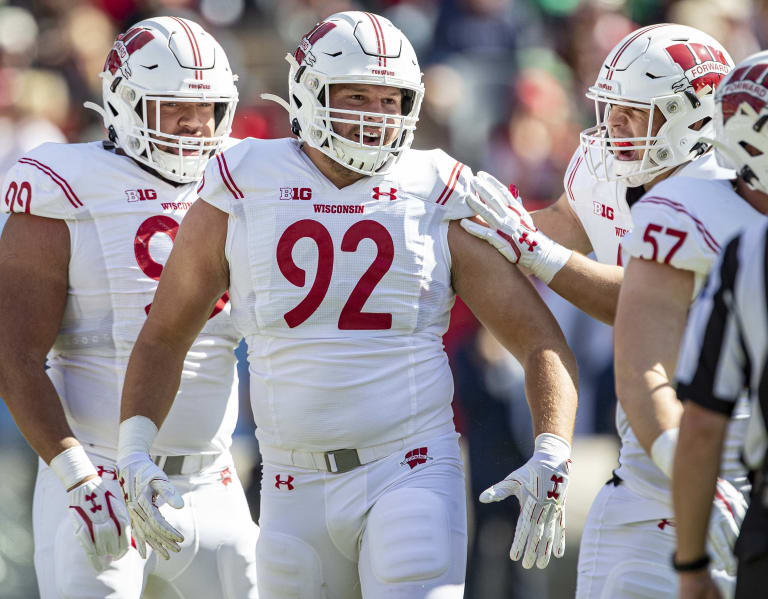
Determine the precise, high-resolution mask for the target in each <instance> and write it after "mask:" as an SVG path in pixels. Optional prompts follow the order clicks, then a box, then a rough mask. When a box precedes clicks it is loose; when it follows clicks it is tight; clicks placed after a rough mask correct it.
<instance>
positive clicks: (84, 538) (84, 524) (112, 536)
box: [67, 476, 131, 572]
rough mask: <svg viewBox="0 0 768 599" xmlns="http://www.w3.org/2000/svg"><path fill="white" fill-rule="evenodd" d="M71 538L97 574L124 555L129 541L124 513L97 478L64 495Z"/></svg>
mask: <svg viewBox="0 0 768 599" xmlns="http://www.w3.org/2000/svg"><path fill="white" fill-rule="evenodd" d="M67 501H68V504H69V509H70V514H72V518H73V519H74V521H75V536H76V537H77V539H78V540H79V541H80V545H82V547H83V549H84V550H85V553H86V555H87V556H88V560H89V561H90V562H91V565H92V566H93V568H94V569H95V570H96V571H97V572H101V571H102V570H103V569H104V568H106V567H107V565H108V564H109V562H111V561H112V560H115V559H120V558H121V557H123V556H124V555H125V554H126V553H127V552H128V546H129V539H130V538H131V531H130V527H129V525H130V518H129V517H128V510H127V509H126V508H125V504H124V503H123V500H122V499H121V498H120V497H116V496H115V495H114V494H113V493H112V491H110V489H109V488H108V487H107V485H106V484H104V481H103V480H102V479H101V477H99V476H97V477H96V478H92V479H90V480H87V481H85V482H84V483H83V484H81V485H80V486H78V487H75V488H74V489H72V490H71V491H69V492H68V493H67Z"/></svg>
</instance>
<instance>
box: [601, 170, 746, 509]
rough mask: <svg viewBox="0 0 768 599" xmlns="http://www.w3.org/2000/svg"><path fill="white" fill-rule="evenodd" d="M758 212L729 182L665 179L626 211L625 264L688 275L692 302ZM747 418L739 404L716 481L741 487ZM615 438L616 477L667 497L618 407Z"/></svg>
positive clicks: (664, 485) (661, 479)
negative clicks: (646, 263) (640, 262)
mask: <svg viewBox="0 0 768 599" xmlns="http://www.w3.org/2000/svg"><path fill="white" fill-rule="evenodd" d="M759 218H761V215H760V213H759V212H758V211H757V210H755V209H754V208H753V207H752V206H751V205H750V204H749V203H748V202H747V201H745V200H744V199H743V198H742V197H741V196H739V195H738V194H737V193H736V192H735V191H734V190H733V187H732V185H731V181H730V179H710V180H706V179H696V178H692V177H682V176H681V177H670V178H669V179H666V180H664V181H662V182H661V183H659V184H658V185H655V186H654V187H653V189H651V191H649V192H648V193H646V194H645V195H644V196H643V197H642V198H641V199H640V200H638V201H637V202H636V203H635V204H634V205H633V206H632V219H633V221H634V228H633V229H632V232H630V233H628V234H627V235H626V236H625V237H624V240H623V241H622V244H621V245H622V253H623V255H624V258H625V260H629V259H630V258H643V259H645V260H652V261H656V262H659V263H661V264H669V265H670V266H673V267H674V268H679V269H681V270H688V271H691V272H693V273H694V277H695V283H694V293H693V297H692V298H691V302H693V299H695V297H696V295H697V294H698V292H699V290H700V289H701V286H702V284H703V282H704V280H705V279H706V276H707V273H708V272H709V269H710V267H711V266H712V263H713V262H714V260H715V258H717V255H718V253H719V252H720V249H721V247H723V246H724V245H725V242H727V241H728V240H729V239H730V238H732V237H734V236H735V235H736V234H738V233H739V232H740V231H741V230H742V229H743V228H745V227H746V226H747V225H749V224H750V223H752V222H754V221H755V220H756V219H759ZM748 418H749V405H748V403H747V402H746V401H740V402H739V403H738V405H737V407H736V409H735V410H734V413H733V419H732V420H731V423H730V424H729V429H728V434H727V436H726V440H725V448H724V451H723V459H722V464H721V472H720V474H721V476H722V477H723V478H725V479H727V480H729V481H730V482H732V483H734V484H735V485H736V486H737V487H739V488H743V487H744V486H745V484H746V481H745V477H746V471H745V469H744V466H743V465H742V464H741V462H740V459H739V454H740V450H741V447H742V445H743V442H744V437H745V434H746V428H747V423H748ZM616 426H617V427H618V430H619V435H620V436H621V441H622V444H621V453H620V455H619V463H620V465H619V468H618V470H617V474H618V475H619V476H620V477H621V478H622V479H624V480H625V481H626V483H627V485H628V486H629V487H630V488H634V489H636V490H637V492H639V493H642V494H644V495H649V494H650V495H651V496H658V494H659V493H663V496H664V497H666V500H667V501H671V499H670V497H669V481H668V480H667V477H666V476H665V475H664V473H663V472H661V470H659V468H658V467H657V466H656V465H655V464H654V463H653V461H652V460H651V459H650V458H649V457H648V455H647V454H646V453H645V451H644V450H643V448H642V446H641V445H640V443H639V441H638V440H637V437H636V436H635V434H634V432H633V431H632V429H631V427H630V426H629V423H628V421H627V417H626V414H625V413H624V410H622V409H621V405H619V407H618V408H617V411H616Z"/></svg>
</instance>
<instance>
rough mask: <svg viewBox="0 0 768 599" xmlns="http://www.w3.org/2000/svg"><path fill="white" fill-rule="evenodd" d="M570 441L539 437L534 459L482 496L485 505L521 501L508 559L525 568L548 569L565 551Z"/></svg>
mask: <svg viewBox="0 0 768 599" xmlns="http://www.w3.org/2000/svg"><path fill="white" fill-rule="evenodd" d="M570 454H571V447H570V445H569V444H568V442H567V441H566V440H565V439H563V438H561V437H558V436H557V435H553V434H550V433H543V434H541V435H539V436H538V437H536V447H535V451H534V454H533V456H532V457H531V459H530V460H528V461H527V462H526V463H525V465H524V466H523V467H522V468H518V469H517V470H515V471H514V472H513V473H512V474H510V475H509V476H508V477H507V478H505V479H504V480H503V481H501V482H499V483H496V484H495V485H493V486H492V487H490V488H489V489H486V490H485V491H483V493H482V494H481V495H480V501H481V502H482V503H489V502H491V501H501V500H503V499H506V498H507V497H509V496H511V495H514V496H515V497H517V499H518V501H519V502H520V516H519V517H518V519H517V528H516V529H515V538H514V540H513V541H512V549H511V550H510V552H509V557H510V558H511V559H513V560H519V559H520V557H522V558H523V567H524V568H531V567H532V566H533V564H534V563H536V566H537V567H538V568H546V566H547V564H548V563H549V558H550V555H552V554H553V553H554V555H555V557H563V553H564V552H565V491H566V488H567V486H568V475H569V473H570V466H571V459H570Z"/></svg>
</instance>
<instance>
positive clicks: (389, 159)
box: [262, 11, 424, 175]
mask: <svg viewBox="0 0 768 599" xmlns="http://www.w3.org/2000/svg"><path fill="white" fill-rule="evenodd" d="M286 60H287V61H288V62H289V64H290V65H291V68H290V72H289V74H288V96H289V101H288V102H285V100H283V99H282V98H278V97H277V96H273V95H272V94H263V95H262V97H263V98H265V99H269V100H273V101H275V102H278V103H279V104H280V105H281V106H283V107H284V108H285V109H286V110H287V111H288V117H289V119H290V122H291V130H292V131H293V132H294V134H295V135H297V136H298V137H299V138H300V139H302V140H303V141H304V142H305V143H307V144H309V145H310V146H312V147H313V148H317V149H318V150H320V151H321V152H323V153H324V154H326V155H327V156H330V157H331V158H332V159H333V160H335V161H336V162H338V163H339V164H341V165H343V166H344V167H345V168H347V169H349V170H351V171H355V172H357V173H362V174H364V175H373V174H384V173H386V172H388V171H389V170H390V169H391V168H392V167H393V166H394V164H395V163H396V162H397V160H398V159H399V158H400V156H402V154H403V151H404V150H406V149H407V148H409V147H410V146H411V143H412V142H413V132H414V130H415V129H416V122H417V121H418V117H419V109H420V108H421V100H422V98H423V97H424V85H423V84H422V83H421V71H420V70H419V63H418V60H417V59H416V53H415V52H414V51H413V47H412V46H411V43H410V42H409V41H408V38H406V37H405V35H403V33H402V32H401V31H400V30H399V29H397V28H396V27H395V26H394V25H393V24H392V23H391V22H390V21H389V20H387V19H385V18H383V17H380V16H378V15H375V14H372V13H369V12H357V11H348V12H340V13H336V14H334V15H331V16H330V17H328V18H327V19H325V20H324V21H322V22H321V23H318V24H317V25H316V26H315V27H314V28H313V29H312V30H311V31H310V32H308V33H307V34H306V35H305V36H304V37H303V38H302V40H301V43H300V44H299V47H298V48H297V49H296V51H295V52H294V54H292V55H291V54H288V55H287V56H286ZM336 83H363V84H372V85H386V86H391V87H396V88H398V89H400V90H401V91H402V94H403V99H402V115H391V114H383V113H376V112H363V111H359V110H339V109H336V108H334V109H331V107H330V106H329V105H328V99H329V97H330V86H331V85H334V84H336ZM334 123H347V124H350V123H351V124H358V125H359V126H360V141H359V142H358V141H354V140H351V139H347V138H346V137H342V136H341V135H339V134H338V133H336V131H335V130H334V128H333V124H334ZM363 126H365V129H366V130H371V129H372V128H379V129H381V134H380V136H379V143H378V145H367V144H364V143H363ZM393 129H394V130H397V132H398V133H397V136H396V137H395V138H394V140H393V141H391V142H390V143H385V141H386V138H387V133H391V131H392V130H393Z"/></svg>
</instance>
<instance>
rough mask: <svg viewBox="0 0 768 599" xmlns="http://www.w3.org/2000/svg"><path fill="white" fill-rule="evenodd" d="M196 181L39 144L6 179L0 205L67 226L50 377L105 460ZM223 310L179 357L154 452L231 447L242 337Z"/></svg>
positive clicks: (100, 153)
mask: <svg viewBox="0 0 768 599" xmlns="http://www.w3.org/2000/svg"><path fill="white" fill-rule="evenodd" d="M195 187H196V185H195V184H187V185H182V186H178V187H176V186H174V185H171V184H170V183H168V182H166V181H164V180H163V179H160V178H159V177H157V176H155V175H153V174H150V173H149V172H147V171H145V170H143V169H142V168H141V167H139V165H138V164H137V163H136V162H134V161H133V160H131V159H130V158H128V157H127V156H125V155H121V154H117V153H115V152H114V151H113V150H111V149H107V147H106V146H105V145H104V144H103V142H93V143H85V144H53V143H47V144H43V145H41V146H39V147H38V148H36V149H34V150H32V151H31V152H29V153H28V154H27V155H25V156H24V157H23V158H21V159H19V161H18V162H17V163H16V164H15V165H14V166H13V167H12V168H11V170H10V171H9V172H8V174H7V176H6V178H5V181H4V184H3V188H2V196H0V197H3V198H4V199H5V201H4V202H0V208H1V209H2V210H3V211H4V212H26V213H29V214H35V215H38V216H44V217H47V218H57V219H62V220H64V221H65V222H66V223H67V226H68V228H69V235H70V244H71V249H70V251H71V257H70V261H69V289H68V294H67V303H66V308H65V311H64V316H63V318H62V322H61V328H60V331H59V334H58V337H57V338H56V341H55V343H54V346H53V348H52V349H51V351H50V353H49V355H48V366H49V369H48V375H49V376H50V378H51V380H52V381H53V384H54V386H55V387H56V390H57V392H58V394H59V397H60V398H61V401H62V404H63V406H64V410H65V412H66V415H67V420H68V422H69V424H70V426H71V427H72V430H73V432H74V433H75V435H76V436H77V438H78V439H79V440H80V441H81V442H83V443H84V444H90V445H91V446H93V447H95V448H99V450H100V451H102V452H105V453H108V454H110V455H108V456H107V457H111V453H112V452H114V451H115V450H116V447H117V436H118V424H119V416H120V398H121V393H122V387H123V380H124V376H125V371H126V368H127V366H128V358H129V356H130V353H131V349H132V348H133V344H134V343H135V341H136V338H137V337H138V334H139V331H140V330H141V327H142V325H143V324H144V321H145V319H146V315H147V312H148V311H149V307H150V306H151V304H152V298H153V297H154V293H155V289H156V288H157V281H158V279H159V278H160V274H161V272H162V270H163V265H164V263H165V261H166V260H167V258H168V255H169V253H170V251H171V247H172V245H173V240H174V239H175V237H176V232H177V230H178V227H179V223H180V221H181V219H182V218H183V217H184V215H185V214H186V212H187V210H188V209H189V207H190V206H191V205H192V203H193V202H194V201H195V199H196V197H197V195H196V190H195ZM229 312H230V307H229V302H228V296H226V295H225V296H222V298H221V299H220V301H219V302H218V303H217V305H216V309H215V310H214V314H213V315H212V317H211V318H210V319H209V320H208V324H207V325H206V326H205V328H204V329H203V331H202V333H201V335H200V337H198V339H197V340H196V341H195V343H194V344H193V345H192V347H191V349H190V351H189V354H188V355H187V358H186V360H185V361H184V369H183V373H182V378H181V386H180V388H179V392H178V395H177V397H176V400H175V402H174V404H173V407H172V408H171V411H170V413H169V414H168V417H167V418H166V420H165V422H164V423H163V426H162V427H161V429H160V432H159V434H158V436H157V439H156V440H155V444H154V445H153V449H152V453H154V454H168V455H174V454H175V455H179V454H190V453H200V452H203V453H205V452H209V453H218V452H221V451H224V450H225V449H226V448H227V447H228V446H229V444H230V443H231V435H232V432H233V430H234V426H235V423H236V420H237V394H236V393H234V394H233V393H232V390H233V386H234V389H235V391H236V385H234V383H235V382H236V381H235V379H234V364H235V358H234V355H233V349H234V347H235V345H236V344H237V342H238V339H239V336H238V335H237V333H236V332H235V329H234V327H233V326H232V322H231V319H230V316H229ZM230 395H233V397H232V400H231V401H230Z"/></svg>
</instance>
